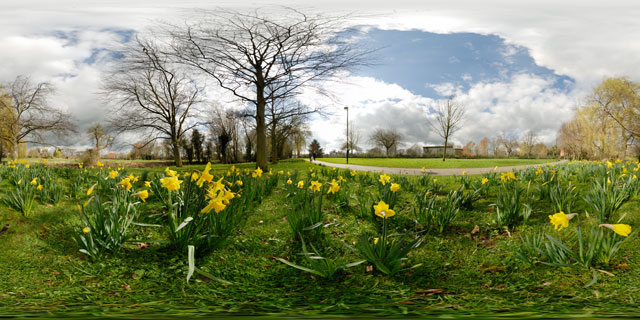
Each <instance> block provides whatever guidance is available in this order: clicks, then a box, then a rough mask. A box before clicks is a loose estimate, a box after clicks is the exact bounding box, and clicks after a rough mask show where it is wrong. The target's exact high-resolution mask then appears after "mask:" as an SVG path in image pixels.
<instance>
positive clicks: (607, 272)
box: [598, 269, 615, 277]
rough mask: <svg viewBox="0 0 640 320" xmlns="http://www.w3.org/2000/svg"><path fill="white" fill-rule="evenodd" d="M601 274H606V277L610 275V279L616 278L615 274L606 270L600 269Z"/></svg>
mask: <svg viewBox="0 0 640 320" xmlns="http://www.w3.org/2000/svg"><path fill="white" fill-rule="evenodd" d="M598 271H599V272H601V273H604V274H606V275H608V276H609V277H615V275H613V273H611V272H609V271H606V270H600V269H598Z"/></svg>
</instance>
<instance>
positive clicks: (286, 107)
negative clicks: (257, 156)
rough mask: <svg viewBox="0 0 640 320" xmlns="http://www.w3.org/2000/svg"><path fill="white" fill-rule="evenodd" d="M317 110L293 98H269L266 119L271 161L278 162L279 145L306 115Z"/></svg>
mask: <svg viewBox="0 0 640 320" xmlns="http://www.w3.org/2000/svg"><path fill="white" fill-rule="evenodd" d="M319 111H320V110H319V109H317V108H312V107H310V106H308V105H306V104H304V103H301V102H300V101H297V100H295V99H293V98H289V99H278V100H270V101H269V102H268V103H267V110H266V113H267V114H266V121H267V127H268V128H269V137H270V138H271V163H278V156H279V154H280V151H281V146H282V144H283V143H284V141H285V140H286V138H287V137H288V136H289V135H291V134H293V132H294V131H296V130H297V128H298V127H299V126H301V125H302V124H303V123H304V122H305V121H306V120H307V116H309V115H310V114H313V113H316V112H319Z"/></svg>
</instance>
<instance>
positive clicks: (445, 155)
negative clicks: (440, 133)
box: [442, 137, 449, 162]
mask: <svg viewBox="0 0 640 320" xmlns="http://www.w3.org/2000/svg"><path fill="white" fill-rule="evenodd" d="M447 142H449V137H445V138H444V148H443V149H444V150H443V151H442V162H444V161H445V159H446V158H447Z"/></svg>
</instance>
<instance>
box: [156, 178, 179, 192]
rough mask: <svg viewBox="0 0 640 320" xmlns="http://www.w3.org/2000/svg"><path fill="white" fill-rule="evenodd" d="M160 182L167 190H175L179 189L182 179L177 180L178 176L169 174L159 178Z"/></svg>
mask: <svg viewBox="0 0 640 320" xmlns="http://www.w3.org/2000/svg"><path fill="white" fill-rule="evenodd" d="M160 183H162V187H163V188H167V190H169V191H176V190H178V189H180V184H181V183H182V180H178V177H176V176H169V177H164V178H162V179H160Z"/></svg>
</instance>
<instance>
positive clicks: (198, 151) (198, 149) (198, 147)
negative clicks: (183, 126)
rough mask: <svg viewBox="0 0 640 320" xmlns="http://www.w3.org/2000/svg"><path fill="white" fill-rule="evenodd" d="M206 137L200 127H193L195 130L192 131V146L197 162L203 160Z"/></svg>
mask: <svg viewBox="0 0 640 320" xmlns="http://www.w3.org/2000/svg"><path fill="white" fill-rule="evenodd" d="M204 139H205V138H204V136H203V135H202V134H201V133H200V131H198V129H193V132H191V147H192V148H193V157H194V158H195V159H196V161H197V162H202V160H203V158H204V150H203V149H202V144H203V143H204Z"/></svg>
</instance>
